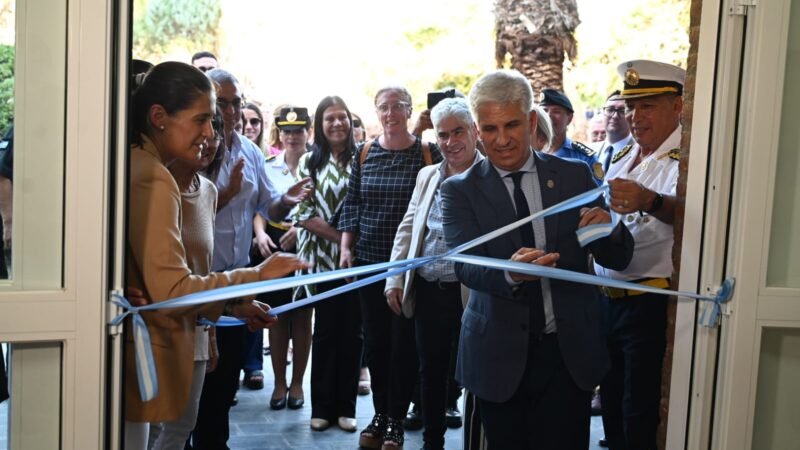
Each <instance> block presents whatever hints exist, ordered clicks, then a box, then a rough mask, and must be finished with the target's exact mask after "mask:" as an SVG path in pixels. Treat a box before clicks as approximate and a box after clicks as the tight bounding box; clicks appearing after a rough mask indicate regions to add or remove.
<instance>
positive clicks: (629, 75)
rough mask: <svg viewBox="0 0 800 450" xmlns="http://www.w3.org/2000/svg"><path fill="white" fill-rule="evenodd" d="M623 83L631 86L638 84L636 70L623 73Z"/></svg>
mask: <svg viewBox="0 0 800 450" xmlns="http://www.w3.org/2000/svg"><path fill="white" fill-rule="evenodd" d="M625 82H626V83H628V84H629V85H631V86H636V85H637V84H639V72H637V71H636V69H633V68H631V69H628V70H626V71H625Z"/></svg>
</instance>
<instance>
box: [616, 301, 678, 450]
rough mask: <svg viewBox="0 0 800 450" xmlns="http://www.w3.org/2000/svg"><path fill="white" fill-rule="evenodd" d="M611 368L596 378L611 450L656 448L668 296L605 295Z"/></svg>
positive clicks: (648, 449)
mask: <svg viewBox="0 0 800 450" xmlns="http://www.w3.org/2000/svg"><path fill="white" fill-rule="evenodd" d="M608 326H609V331H608V350H609V355H610V356H611V371H610V372H609V373H608V375H606V377H605V379H604V380H603V383H601V384H600V396H601V400H602V402H603V428H605V432H606V439H607V440H608V447H609V448H610V449H611V450H651V449H655V448H656V429H657V428H658V421H659V416H658V407H659V402H660V401H661V367H662V363H663V360H664V350H665V348H666V326H667V296H666V295H659V294H642V295H636V296H633V297H624V298H621V299H612V300H609V301H608Z"/></svg>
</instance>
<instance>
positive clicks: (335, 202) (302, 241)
mask: <svg viewBox="0 0 800 450" xmlns="http://www.w3.org/2000/svg"><path fill="white" fill-rule="evenodd" d="M309 156H311V153H306V154H305V155H303V156H301V157H300V161H299V163H298V165H297V177H298V178H300V179H302V178H305V177H308V176H311V174H310V172H309V170H308V158H309ZM351 166H352V165H351V164H346V165H345V166H344V167H343V166H340V165H339V164H337V163H336V159H335V157H334V156H333V155H331V157H330V159H329V160H328V162H327V163H326V164H325V165H324V166H323V167H321V168H320V170H319V172H318V173H317V177H316V183H315V185H314V186H315V188H316V189H315V190H314V197H313V198H309V199H308V200H306V201H304V202H302V203H300V204H298V205H297V206H296V207H295V208H294V209H293V210H292V212H291V217H292V220H293V221H294V223H295V226H296V227H297V256H299V257H301V258H303V259H305V260H306V261H308V262H309V263H311V264H312V267H311V269H310V270H309V271H310V272H312V273H319V272H328V271H331V270H336V269H338V268H339V243H338V242H332V241H329V240H327V239H324V238H321V237H319V236H317V235H315V234H313V233H311V232H310V231H308V230H306V229H305V228H302V227H300V226H299V225H298V223H299V222H302V221H305V220H309V219H311V218H313V217H319V218H321V219H322V220H324V221H325V222H327V223H330V220H331V218H332V217H333V215H334V214H335V213H336V211H337V209H338V208H339V205H340V204H341V203H342V202H343V201H344V198H345V196H346V194H347V185H348V184H349V182H350V168H351ZM302 273H308V272H305V271H302V272H301V271H298V273H297V274H298V275H300V274H302ZM314 293H315V286H304V287H301V288H297V289H295V292H294V298H295V299H298V298H303V297H306V296H310V295H313V294H314Z"/></svg>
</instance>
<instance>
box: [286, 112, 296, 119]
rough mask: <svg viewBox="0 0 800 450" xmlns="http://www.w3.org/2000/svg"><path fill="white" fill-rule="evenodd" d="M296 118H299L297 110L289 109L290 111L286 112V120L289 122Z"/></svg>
mask: <svg viewBox="0 0 800 450" xmlns="http://www.w3.org/2000/svg"><path fill="white" fill-rule="evenodd" d="M295 120H297V113H296V112H294V111H289V112H288V113H286V121H287V122H294V121H295Z"/></svg>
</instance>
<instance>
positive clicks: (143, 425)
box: [125, 361, 207, 450]
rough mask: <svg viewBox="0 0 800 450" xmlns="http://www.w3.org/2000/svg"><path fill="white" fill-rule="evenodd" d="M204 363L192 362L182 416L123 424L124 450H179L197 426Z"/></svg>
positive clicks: (204, 376) (204, 368)
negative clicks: (186, 398)
mask: <svg viewBox="0 0 800 450" xmlns="http://www.w3.org/2000/svg"><path fill="white" fill-rule="evenodd" d="M206 363H207V361H195V362H194V369H193V371H192V385H191V387H190V388H189V400H188V402H187V404H186V410H185V411H184V412H183V415H182V416H181V417H180V418H178V419H177V420H174V421H172V422H161V423H152V424H151V423H147V422H131V421H128V420H126V421H125V450H148V449H150V450H183V448H184V445H185V444H186V440H187V439H189V435H190V434H191V433H192V430H194V425H195V423H196V422H197V409H198V407H199V406H200V393H201V392H202V391H203V381H204V380H205V378H206Z"/></svg>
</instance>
